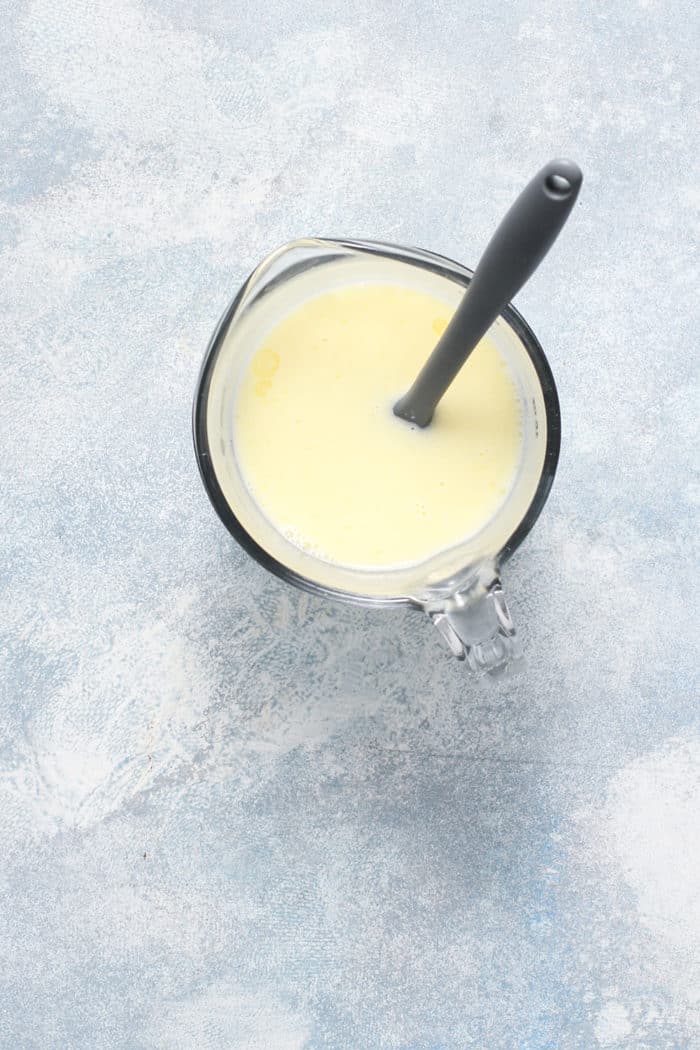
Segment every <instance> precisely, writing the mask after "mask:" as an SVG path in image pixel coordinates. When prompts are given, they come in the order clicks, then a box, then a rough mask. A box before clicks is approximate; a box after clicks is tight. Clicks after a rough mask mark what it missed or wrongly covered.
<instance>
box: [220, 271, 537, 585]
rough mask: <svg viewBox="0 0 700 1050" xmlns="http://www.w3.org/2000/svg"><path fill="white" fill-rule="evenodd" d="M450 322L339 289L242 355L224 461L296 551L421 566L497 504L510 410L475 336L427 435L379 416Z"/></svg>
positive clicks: (514, 407)
mask: <svg viewBox="0 0 700 1050" xmlns="http://www.w3.org/2000/svg"><path fill="white" fill-rule="evenodd" d="M452 312H453V310H452V308H451V307H449V306H447V305H446V304H445V303H444V302H443V301H442V300H441V299H438V298H436V297H434V296H432V295H429V294H426V293H424V292H420V291H416V290H414V289H410V288H407V287H403V286H401V285H394V284H366V285H359V284H358V285H349V286H347V287H345V288H341V289H338V290H334V291H328V292H325V293H323V294H321V295H319V296H317V297H316V298H313V299H310V300H309V301H307V302H306V303H304V304H303V305H301V306H300V307H298V308H297V309H296V310H295V311H294V312H292V313H291V314H289V315H287V316H286V317H284V318H283V319H282V320H281V321H280V322H279V324H278V325H277V326H276V327H275V328H273V330H272V331H271V332H269V333H268V334H267V336H266V337H265V339H264V340H263V341H262V343H261V345H260V347H259V348H258V350H257V351H256V352H255V353H254V355H253V357H252V359H251V362H250V365H249V367H248V370H247V372H246V374H245V376H244V378H243V380H242V382H241V386H240V389H239V391H238V396H237V400H236V405H235V418H234V441H235V444H236V448H237V454H238V459H239V463H240V467H241V471H242V474H243V477H244V479H245V481H246V484H247V486H248V488H249V490H250V492H251V494H252V496H253V498H254V499H255V501H256V503H257V504H258V506H259V507H260V508H261V510H262V511H263V512H264V514H265V515H266V516H267V517H268V518H269V520H270V521H271V522H272V523H273V524H274V525H275V526H276V528H277V529H278V530H279V531H280V532H282V533H284V534H285V535H286V536H287V537H288V538H289V539H291V540H292V541H293V542H294V543H295V544H296V545H297V546H299V547H301V548H303V549H304V550H308V551H311V552H312V553H314V554H316V555H318V556H319V557H322V558H325V559H326V560H328V561H331V562H335V563H337V564H340V565H347V566H352V567H357V568H359V567H369V568H379V567H383V568H387V567H396V566H399V565H402V564H408V563H413V562H421V561H424V560H425V559H427V558H429V557H430V556H431V555H433V554H435V553H437V552H439V551H440V550H443V549H445V548H447V547H450V546H453V545H455V544H457V543H459V542H460V541H461V540H464V539H465V538H467V537H468V536H470V535H472V534H473V533H475V532H477V531H478V530H479V528H480V527H481V526H482V525H483V524H485V523H486V522H487V521H488V520H489V519H490V518H491V517H492V516H493V514H494V512H495V511H496V509H497V508H498V506H499V505H500V504H501V503H502V502H503V500H504V499H505V497H506V495H507V493H508V491H509V489H510V487H511V484H512V482H513V479H514V475H515V472H516V469H517V466H518V461H519V457H520V450H521V441H522V436H521V419H520V405H519V400H518V396H517V393H516V389H515V386H514V383H513V380H512V377H511V375H510V372H509V370H508V368H507V365H506V362H505V360H504V359H503V357H502V356H501V354H500V353H499V351H498V349H497V347H496V346H495V345H494V343H492V342H491V341H490V340H489V339H488V337H486V338H484V339H482V341H481V343H480V344H479V346H478V347H477V348H476V350H475V351H474V352H473V353H472V355H471V356H470V358H469V360H468V361H467V363H466V365H465V366H464V368H463V369H462V371H461V372H460V374H459V375H458V376H457V378H456V380H455V381H454V383H453V384H452V386H451V388H450V389H449V390H448V392H447V394H446V395H445V397H444V398H443V400H442V401H441V403H440V404H439V405H438V408H437V410H436V412H435V416H434V418H433V421H432V423H431V424H430V426H429V427H427V428H426V429H424V430H421V429H419V428H417V427H413V426H411V425H410V424H408V423H406V422H405V421H404V420H400V419H397V418H396V417H395V416H394V415H393V412H392V406H393V404H394V402H395V401H396V400H397V399H398V398H399V397H400V396H401V395H402V394H404V393H405V392H406V390H407V389H408V387H409V386H410V385H411V383H412V382H413V380H414V379H415V377H416V375H417V374H418V372H419V370H420V368H421V366H422V365H423V363H424V362H425V360H426V358H427V357H428V355H429V354H430V351H431V350H432V349H433V347H434V346H435V344H436V342H437V340H438V338H439V336H440V334H441V332H442V331H444V329H445V327H446V326H447V323H448V321H449V319H450V317H451V314H452Z"/></svg>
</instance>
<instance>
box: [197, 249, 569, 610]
mask: <svg viewBox="0 0 700 1050" xmlns="http://www.w3.org/2000/svg"><path fill="white" fill-rule="evenodd" d="M314 244H318V245H321V246H323V247H328V246H331V245H335V246H339V247H344V248H348V249H353V250H358V249H359V250H362V251H365V252H367V253H371V254H374V255H380V256H385V257H389V258H392V259H395V258H396V256H397V254H398V255H402V254H403V255H405V256H406V258H407V260H408V259H410V260H411V261H412V263H413V264H414V265H419V266H423V267H424V268H426V269H429V270H431V271H432V272H433V273H437V274H439V275H440V276H444V277H449V278H451V279H452V280H455V279H457V280H461V281H462V283H463V284H464V287H465V288H466V287H467V285H468V284H469V281H470V280H471V277H472V273H473V271H472V270H470V269H468V267H466V266H463V265H462V264H461V263H458V262H455V261H454V260H452V259H449V258H447V257H446V256H443V255H438V254H437V253H435V252H429V251H426V250H425V249H423V248H411V247H408V246H401V245H396V244H388V243H383V242H381V241H364V240H348V239H345V238H334V237H314V238H304V239H303V240H299V241H292V242H290V243H289V244H287V245H284V246H283V248H285V249H290V248H293V247H295V246H296V245H299V246H310V245H314ZM278 250H282V249H278ZM275 254H276V253H275ZM267 258H269V256H268V257H267ZM264 263H265V260H263V263H261V264H260V265H261V266H263V265H264ZM259 269H260V266H259V267H256V269H255V270H254V271H253V272H252V273H251V274H250V276H249V277H248V278H247V279H246V280H245V281H244V283H243V284H242V286H241V288H240V289H239V291H238V292H237V294H236V295H235V297H234V298H233V300H232V301H231V302H230V303H229V305H228V306H227V307H226V309H225V311H224V313H223V315H222V317H221V319H220V320H219V323H218V324H217V326H216V328H215V330H214V332H213V334H212V336H211V339H210V340H209V344H208V346H207V349H206V352H205V355H204V360H203V362H202V366H201V369H200V372H199V377H198V380H197V385H196V388H195V395H194V401H193V406H192V436H193V441H194V451H195V457H196V460H197V466H198V468H199V473H200V477H201V479H202V482H203V484H204V488H205V489H206V492H207V495H208V496H209V499H210V501H211V503H212V506H213V507H214V510H215V511H216V513H217V514H218V516H219V518H220V520H221V521H222V523H223V524H224V525H225V526H226V528H227V529H228V531H229V532H230V533H231V535H232V536H233V537H234V539H235V540H236V541H237V542H238V543H239V544H240V546H241V547H242V548H243V549H244V550H245V551H246V552H247V553H248V554H250V556H251V557H253V558H255V560H256V561H257V562H258V563H259V564H260V565H262V566H263V568H265V569H267V570H268V571H269V572H271V573H273V574H274V575H275V576H278V577H279V578H280V579H282V580H284V581H285V582H287V583H291V584H293V585H294V586H295V587H299V588H300V589H301V590H304V591H308V592H310V593H311V594H317V595H322V596H324V597H328V598H334V599H337V600H339V601H344V602H349V603H351V604H353V605H363V606H375V607H376V606H382V607H383V606H392V605H411V604H413V601H412V599H411V598H408V597H404V596H400V597H395V598H394V597H374V596H370V595H360V594H354V593H351V592H348V591H342V590H337V589H335V588H333V587H328V586H326V585H325V584H321V583H317V582H316V581H314V580H310V579H308V577H306V576H303V575H302V574H301V573H298V572H296V571H295V570H294V569H290V568H289V567H288V566H287V565H284V564H283V563H282V562H280V561H278V560H277V559H276V558H274V557H273V556H272V555H271V554H269V553H268V552H267V551H266V550H265V549H264V548H263V547H261V546H260V544H259V543H257V542H256V540H255V539H253V537H252V536H251V535H250V533H249V532H248V530H247V529H246V528H244V526H243V525H242V523H241V522H240V520H239V519H238V517H237V516H236V514H235V513H234V511H233V508H232V507H231V506H230V504H229V503H228V501H227V500H226V498H225V496H224V494H223V492H222V490H221V487H220V486H219V482H218V480H217V477H216V473H215V471H214V468H213V466H212V461H211V454H210V451H209V436H208V432H207V405H208V400H209V391H210V386H211V378H212V374H213V371H214V366H215V364H216V361H217V358H218V356H219V352H220V350H221V347H222V344H223V341H224V339H225V337H226V333H227V332H228V328H229V325H230V324H231V321H232V319H233V317H234V315H235V314H236V312H237V310H238V308H239V306H240V304H241V302H242V300H243V299H244V297H245V296H246V294H247V292H248V290H249V288H250V285H251V282H252V281H253V280H254V279H255V277H256V275H257V273H258V271H259ZM288 276H289V274H288V273H286V274H284V275H283V276H282V277H278V278H276V279H275V280H274V281H273V282H271V284H272V285H274V283H276V281H278V280H286V279H287V278H288ZM501 317H502V318H503V319H504V321H505V322H506V323H507V324H508V325H509V327H510V328H511V329H512V330H513V331H514V332H515V334H516V336H517V337H518V338H519V339H520V341H521V343H522V344H523V346H524V347H525V350H526V352H527V354H528V357H529V358H530V360H531V362H532V365H533V367H534V369H535V372H536V374H537V378H538V381H539V383H540V386H541V389H542V396H543V399H544V406H545V414H546V418H547V437H546V443H545V454H544V461H543V464H542V472H541V475H540V479H539V482H538V484H537V488H536V489H535V493H534V495H533V497H532V500H531V502H530V505H529V507H528V509H527V511H526V512H525V514H524V516H523V518H522V520H521V521H520V523H519V525H518V526H517V527H516V529H515V530H514V531H513V533H512V534H511V536H510V537H509V539H508V540H507V542H506V543H505V544H504V546H503V547H502V549H501V551H500V554H499V564H502V563H503V562H504V561H507V559H508V558H509V557H510V556H511V554H513V552H514V551H515V550H516V549H517V548H518V547H519V546H520V544H521V543H522V542H523V540H524V539H525V537H526V536H527V535H528V533H529V532H530V530H531V529H532V527H533V525H534V524H535V522H536V521H537V519H538V517H539V515H540V513H541V511H542V508H543V507H544V505H545V503H546V501H547V497H548V496H549V492H550V489H551V487H552V483H553V481H554V475H555V474H556V469H557V464H558V462H559V452H560V448H561V413H560V409H559V397H558V395H557V389H556V385H555V383H554V376H553V375H552V370H551V368H550V366H549V362H548V361H547V358H546V356H545V353H544V350H543V349H542V346H541V345H540V342H539V340H538V339H537V337H536V336H535V334H534V332H533V331H532V329H531V328H530V326H529V324H528V323H527V321H526V320H525V318H524V317H523V316H522V315H521V314H520V313H519V312H518V310H516V308H515V307H514V306H513V305H512V303H509V304H508V305H507V306H506V308H505V309H504V310H503V311H502V313H501Z"/></svg>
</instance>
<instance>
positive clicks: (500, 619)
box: [193, 238, 561, 672]
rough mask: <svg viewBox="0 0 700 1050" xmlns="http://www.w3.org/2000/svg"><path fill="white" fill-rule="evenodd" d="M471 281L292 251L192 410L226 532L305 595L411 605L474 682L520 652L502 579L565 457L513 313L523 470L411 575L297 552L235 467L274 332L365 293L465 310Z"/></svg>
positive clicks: (383, 251)
mask: <svg viewBox="0 0 700 1050" xmlns="http://www.w3.org/2000/svg"><path fill="white" fill-rule="evenodd" d="M470 276H471V271H469V270H468V269H467V268H466V267H464V266H461V265H460V264H459V263H456V262H453V261H452V260H450V259H445V258H443V257H442V256H439V255H435V254H433V253H431V252H427V251H423V250H421V249H418V248H402V247H398V246H396V245H391V244H381V243H378V242H372V241H347V240H326V239H321V238H314V239H304V240H298V241H294V242H292V243H290V244H287V245H285V246H284V247H282V248H279V249H278V250H277V251H275V252H273V253H272V254H271V255H269V256H268V257H267V258H266V259H264V260H263V262H262V263H261V264H260V266H258V267H257V269H256V270H254V272H253V273H252V274H251V276H250V277H249V278H248V280H247V281H246V282H245V284H244V285H243V287H242V288H241V289H240V291H239V292H238V294H237V296H236V297H235V299H234V300H233V302H232V303H231V304H230V306H229V307H228V308H227V310H226V312H225V313H224V315H223V317H222V318H221V320H220V322H219V324H218V326H217V328H216V330H215V332H214V334H213V336H212V338H211V341H210V343H209V346H208V348H207V351H206V355H205V358H204V363H203V365H202V369H201V372H200V376H199V381H198V383H197V389H196V393H195V399H194V412H193V431H194V444H195V453H196V457H197V463H198V465H199V470H200V474H201V477H202V480H203V482H204V486H205V488H206V490H207V493H208V495H209V498H210V499H211V502H212V503H213V505H214V508H215V509H216V511H217V513H218V515H219V517H220V518H221V520H222V522H223V523H224V525H225V526H226V527H227V529H228V530H229V532H231V533H232V535H233V536H234V537H235V538H236V539H237V540H238V542H239V543H240V544H241V546H242V547H243V548H244V549H245V550H246V551H247V552H248V553H249V554H250V555H252V556H253V557H254V558H256V559H257V561H259V562H260V564H261V565H263V566H264V567H265V568H267V569H269V570H270V571H271V572H273V573H275V574H276V575H277V576H279V577H281V578H282V579H284V580H286V581H287V582H289V583H293V584H294V585H295V586H297V587H301V588H302V589H304V590H307V591H312V592H314V593H316V594H321V595H324V596H326V597H329V598H335V599H337V600H340V601H348V602H353V603H356V604H361V605H369V606H376V607H388V606H396V605H410V606H413V607H415V608H417V609H420V610H422V611H423V612H424V613H426V614H427V615H428V616H429V617H430V619H431V620H432V622H433V623H434V624H435V626H436V627H437V629H438V631H439V632H440V636H441V638H442V640H443V643H444V644H445V645H446V647H447V648H448V650H449V651H450V652H451V653H452V654H453V655H454V656H456V657H457V658H458V659H461V660H466V662H467V664H468V666H469V667H470V669H471V670H472V671H474V672H484V671H490V672H495V671H498V670H501V669H503V668H505V667H506V666H507V665H508V664H509V663H510V662H511V660H513V659H514V658H516V657H517V656H518V655H519V653H520V647H519V643H518V639H517V636H516V633H515V629H514V627H513V623H512V620H511V618H510V615H509V612H508V607H507V604H506V601H505V597H504V594H503V588H502V584H501V579H500V568H501V566H502V565H503V563H504V562H505V561H506V560H507V558H508V557H509V556H510V555H511V554H512V553H513V551H514V550H515V549H516V548H517V547H518V545H519V544H520V543H521V542H522V540H523V539H524V538H525V536H526V535H527V533H528V532H529V531H530V529H531V528H532V526H533V525H534V523H535V521H536V519H537V517H538V515H539V513H540V511H541V510H542V507H543V506H544V503H545V500H546V498H547V495H548V493H549V490H550V488H551V485H552V481H553V478H554V473H555V470H556V465H557V460H558V457H559V445H560V434H561V426H560V415H559V402H558V398H557V393H556V388H555V385H554V379H553V377H552V373H551V371H550V368H549V365H548V363H547V360H546V358H545V356H544V353H543V351H542V348H541V346H540V344H539V343H538V341H537V339H536V338H535V336H534V334H533V333H532V331H531V329H530V328H529V326H528V325H527V324H526V322H525V321H524V320H523V318H522V317H521V316H520V314H519V313H518V312H517V311H516V310H515V309H514V308H513V307H512V306H508V307H507V309H506V310H505V311H504V312H503V313H502V315H501V316H500V317H499V318H498V320H497V321H496V322H495V323H494V325H493V326H492V328H491V329H490V332H489V338H490V339H491V340H492V341H493V342H494V343H495V344H496V346H497V347H498V349H499V351H500V353H501V354H502V356H503V357H504V359H505V361H506V363H507V365H508V368H509V370H510V372H511V375H512V377H513V380H514V382H515V385H516V389H517V394H518V398H519V401H520V410H521V420H522V445H521V451H520V461H519V465H518V467H517V470H516V475H515V479H514V482H513V484H512V486H511V489H510V492H509V493H508V495H507V496H506V498H505V500H504V501H503V503H502V504H501V505H500V506H499V507H498V508H497V509H496V511H495V512H494V514H493V515H492V517H491V518H490V519H489V521H487V522H486V523H485V525H484V526H483V527H482V528H481V529H479V531H478V532H476V533H475V534H473V535H470V536H467V537H465V539H464V540H462V541H460V542H459V543H458V544H456V545H455V546H452V547H451V548H449V549H448V550H443V551H440V552H439V553H437V554H435V555H433V556H431V557H430V558H428V559H427V560H425V561H423V562H421V563H419V564H413V565H408V566H407V565H401V566H397V567H390V568H379V569H369V568H352V567H347V566H342V565H337V564H334V563H332V562H329V561H325V560H323V559H322V558H319V557H317V556H315V555H313V554H311V553H310V552H308V551H305V550H302V549H301V548H300V547H298V546H296V545H295V544H294V543H292V542H291V541H290V540H289V539H288V538H287V537H285V536H284V535H283V534H282V533H281V532H280V531H279V530H278V529H277V528H276V527H275V525H273V523H272V522H271V521H270V520H269V519H268V518H267V517H266V516H265V515H264V514H263V512H262V511H261V510H260V508H259V507H258V506H257V504H256V502H255V499H254V498H253V496H252V494H251V492H250V490H249V488H248V486H247V485H246V483H245V480H244V478H243V475H242V473H241V470H240V464H239V462H238V458H237V451H236V444H235V437H234V430H233V419H234V406H235V401H236V396H237V392H238V388H239V384H240V382H241V379H242V377H243V375H244V374H245V371H246V369H247V366H248V364H249V362H250V359H251V357H252V355H253V353H254V352H255V350H256V349H258V348H259V347H260V345H261V342H262V340H263V339H264V338H265V335H266V334H267V332H269V331H270V330H271V329H272V328H274V327H275V326H276V325H277V324H278V323H279V321H280V320H281V319H282V318H283V317H284V316H286V315H287V314H289V313H290V312H291V311H293V310H294V309H295V308H297V307H298V306H300V305H301V304H302V303H303V302H305V301H306V300H308V299H310V298H312V297H314V296H315V295H318V294H320V293H322V292H325V291H329V290H331V289H333V288H340V287H345V286H347V285H348V284H358V283H394V284H402V285H404V286H407V287H410V288H415V289H416V290H420V291H423V292H427V293H432V294H434V295H437V296H438V297H440V298H442V299H444V300H445V301H446V302H448V303H450V304H452V305H454V306H456V305H457V303H458V302H459V301H460V299H461V297H462V295H463V294H464V289H465V287H466V286H467V285H468V283H469V279H470Z"/></svg>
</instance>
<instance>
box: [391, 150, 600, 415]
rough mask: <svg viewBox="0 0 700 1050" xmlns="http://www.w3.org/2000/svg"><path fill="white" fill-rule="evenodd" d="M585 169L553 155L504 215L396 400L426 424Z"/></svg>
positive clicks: (550, 237)
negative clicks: (424, 357)
mask: <svg viewBox="0 0 700 1050" xmlns="http://www.w3.org/2000/svg"><path fill="white" fill-rule="evenodd" d="M582 181H583V175H582V174H581V170H580V168H579V167H578V165H576V164H574V163H573V161H570V160H552V161H550V162H549V164H545V166H544V167H543V168H542V170H541V171H539V172H538V173H537V175H535V177H534V179H533V180H532V181H531V182H529V183H528V185H527V186H526V187H525V189H524V190H523V192H522V193H521V194H520V196H519V197H518V199H517V200H516V202H515V204H513V206H512V207H511V209H510V211H508V212H507V214H506V215H505V217H504V218H503V220H502V222H501V224H500V226H499V227H498V229H497V230H496V232H495V233H494V235H493V237H492V238H491V240H490V241H489V244H488V246H487V248H486V251H485V252H484V254H483V255H482V257H481V261H480V262H479V265H478V266H477V268H476V270H475V271H474V276H473V277H472V280H471V282H470V284H469V288H468V290H467V292H466V293H465V295H464V298H463V299H462V302H461V303H460V304H459V306H458V307H457V310H456V311H455V313H454V315H453V317H452V320H451V321H450V323H449V325H448V326H447V328H446V329H445V331H444V333H443V335H442V338H441V339H440V341H439V343H438V344H437V346H436V347H435V349H434V350H433V352H432V354H431V355H430V357H429V358H428V360H427V361H426V363H425V365H424V366H423V369H422V370H421V372H420V375H419V376H418V378H417V379H416V381H415V383H414V384H413V386H412V387H411V389H410V390H409V392H408V393H407V394H406V395H405V397H402V398H401V400H400V401H398V402H397V403H396V405H395V406H394V412H395V414H396V415H397V416H400V417H401V418H402V419H407V420H409V422H411V423H417V424H418V426H421V427H424V426H427V424H428V423H429V422H430V420H431V419H432V417H433V412H434V411H435V406H436V405H437V403H438V402H439V401H440V399H441V397H442V396H443V394H444V393H445V391H446V390H447V388H448V387H449V385H450V383H451V382H452V380H453V379H454V377H455V376H456V375H457V373H458V372H459V370H460V368H461V367H462V365H463V364H464V362H465V361H466V360H467V358H468V357H469V354H470V353H471V352H472V350H473V349H474V347H475V346H476V344H477V343H478V342H479V340H480V339H481V337H482V336H483V335H484V333H485V332H486V331H487V330H488V329H489V328H490V327H491V325H492V324H493V322H494V321H495V320H496V318H497V317H498V315H499V314H500V313H501V311H502V310H503V309H504V307H505V306H506V305H507V304H508V303H509V302H510V300H511V299H512V298H513V296H514V295H516V294H517V292H519V291H520V289H521V288H522V286H523V285H524V284H525V282H526V281H527V280H528V279H529V278H530V277H531V276H532V274H533V273H534V272H535V270H536V269H537V267H538V266H539V264H540V262H541V261H542V259H543V258H544V256H545V255H546V254H547V252H548V251H549V249H550V248H551V247H552V245H553V244H554V241H555V240H556V238H557V236H558V234H559V231H560V230H561V228H562V226H563V225H564V223H565V222H566V220H567V218H568V217H569V213H570V212H571V209H572V208H573V206H574V204H575V202H576V197H577V196H578V191H579V189H580V187H581V182H582Z"/></svg>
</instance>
